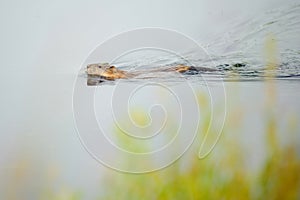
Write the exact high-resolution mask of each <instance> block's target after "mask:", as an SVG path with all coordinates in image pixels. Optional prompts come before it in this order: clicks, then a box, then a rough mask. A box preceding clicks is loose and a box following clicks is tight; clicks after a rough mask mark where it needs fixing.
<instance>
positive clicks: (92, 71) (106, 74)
mask: <svg viewBox="0 0 300 200" xmlns="http://www.w3.org/2000/svg"><path fill="white" fill-rule="evenodd" d="M87 74H88V75H89V76H98V77H101V78H104V79H107V80H114V79H118V78H124V77H125V73H124V71H122V70H119V69H117V68H116V67H115V66H111V65H110V64H108V63H97V64H89V65H88V66H87Z"/></svg>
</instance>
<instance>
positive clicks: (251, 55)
mask: <svg viewBox="0 0 300 200" xmlns="http://www.w3.org/2000/svg"><path fill="white" fill-rule="evenodd" d="M224 35H226V40H224V37H223V36H222V37H220V36H216V37H217V38H213V39H211V40H212V41H213V42H209V41H208V44H207V45H206V47H207V48H206V49H207V50H208V53H209V54H210V55H209V57H208V58H204V59H203V58H194V57H193V50H191V51H189V52H186V53H185V54H183V55H181V57H178V56H175V55H163V54H156V55H147V53H148V52H146V55H142V56H141V55H139V56H136V57H134V56H133V57H131V58H129V59H128V58H126V56H123V57H121V58H119V59H118V60H116V61H115V62H114V63H113V64H114V65H115V66H118V67H120V68H121V69H123V70H135V69H138V70H147V68H149V66H150V68H153V67H154V68H156V69H157V70H158V71H163V70H165V69H166V68H168V67H170V66H176V65H178V64H183V65H188V66H190V65H191V64H192V65H193V66H196V67H208V68H211V69H216V70H217V71H215V72H212V73H211V72H210V73H206V72H203V71H198V72H194V71H193V72H192V73H186V74H185V76H183V77H182V76H169V75H165V74H161V73H160V74H152V76H146V77H145V76H141V77H138V78H136V80H137V81H139V80H140V79H157V78H158V79H163V80H164V81H178V82H180V81H181V80H180V79H182V78H187V79H189V80H190V79H192V80H196V81H199V79H200V80H201V79H202V78H203V74H204V76H205V78H206V79H213V80H224V81H233V80H234V81H237V78H238V80H240V81H245V80H247V81H253V80H264V79H265V78H266V76H271V77H272V78H275V79H288V80H299V78H300V50H299V49H298V48H299V46H298V44H299V35H300V5H297V6H288V7H285V8H282V9H277V10H272V11H269V12H267V13H265V14H263V15H261V16H259V17H257V18H256V19H251V20H247V21H242V22H241V21H238V22H234V23H232V24H231V25H229V27H228V30H226V31H225V34H224ZM270 37H271V38H270ZM266 40H271V41H273V42H275V43H278V45H277V46H278V49H273V50H272V51H273V54H274V55H270V54H268V53H267V54H265V53H266V52H264V49H265V48H266V45H267V46H268V44H266V43H265V41H266ZM269 44H270V42H269ZM270 56H276V57H277V60H276V66H275V68H269V67H268V66H266V65H267V63H266V62H268V59H269V58H270ZM266 57H268V58H267V60H266ZM273 60H274V59H273ZM191 75H193V76H192V77H190V76H191ZM176 79H177V80H176ZM128 81H130V82H132V81H133V79H130V80H128ZM102 82H103V81H102V80H100V82H99V81H98V80H97V79H95V78H89V81H88V85H95V84H98V83H102Z"/></svg>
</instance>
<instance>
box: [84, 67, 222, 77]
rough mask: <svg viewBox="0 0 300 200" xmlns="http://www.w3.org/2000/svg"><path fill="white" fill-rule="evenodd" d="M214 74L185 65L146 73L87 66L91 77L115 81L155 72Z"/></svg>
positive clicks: (146, 71) (204, 68)
mask: <svg viewBox="0 0 300 200" xmlns="http://www.w3.org/2000/svg"><path fill="white" fill-rule="evenodd" d="M172 71H174V72H179V73H186V72H190V73H191V72H212V71H217V70H215V69H211V68H206V67H194V66H187V65H183V64H179V65H176V66H174V67H167V68H165V69H161V68H160V69H152V70H144V71H132V72H131V71H130V72H129V71H124V70H121V69H118V68H116V67H115V66H112V65H110V64H109V63H96V64H89V65H88V66H87V69H86V72H87V75H88V76H89V77H98V78H101V79H105V80H115V79H128V78H133V77H136V76H138V75H141V74H143V73H153V72H172Z"/></svg>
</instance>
